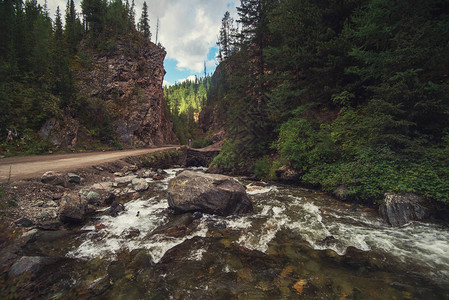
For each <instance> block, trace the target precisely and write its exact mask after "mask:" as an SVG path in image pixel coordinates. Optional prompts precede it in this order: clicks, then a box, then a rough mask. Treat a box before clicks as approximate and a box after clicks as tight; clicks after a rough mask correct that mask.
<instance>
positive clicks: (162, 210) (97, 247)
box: [68, 169, 449, 280]
mask: <svg viewBox="0 0 449 300" xmlns="http://www.w3.org/2000/svg"><path fill="white" fill-rule="evenodd" d="M179 170H181V169H170V170H166V171H167V172H168V173H169V175H170V176H169V177H168V178H167V179H166V180H164V181H160V182H158V183H154V184H156V186H157V187H158V188H166V187H167V185H168V182H169V180H170V179H171V178H172V177H174V175H175V174H176V172H177V171H179ZM249 187H250V189H249V190H250V192H249V194H250V197H251V199H252V201H253V204H254V207H255V214H253V215H250V216H239V217H235V216H234V217H228V218H223V217H218V216H210V215H205V216H204V217H203V218H202V219H201V223H200V225H199V226H198V227H197V228H196V229H195V230H194V231H192V232H191V233H189V234H188V235H187V236H184V237H180V238H174V237H169V236H166V235H164V234H163V233H159V234H152V232H153V231H154V230H155V229H156V228H158V227H159V226H161V225H163V224H165V223H167V222H168V213H167V211H166V209H167V208H168V203H167V200H166V199H160V198H157V197H155V198H151V199H147V200H145V199H137V200H134V201H131V202H129V203H127V204H126V205H125V207H126V211H125V212H124V213H123V214H121V215H119V216H118V217H110V216H104V217H102V218H101V221H100V223H103V224H104V225H105V226H106V228H104V229H101V230H99V231H92V232H89V233H88V234H87V235H86V238H85V241H84V242H83V243H82V244H81V245H80V246H79V247H78V248H77V249H75V250H74V251H72V252H70V253H69V254H68V256H71V257H78V258H93V257H98V256H101V257H105V256H106V257H109V256H110V257H113V256H114V255H115V254H116V253H117V252H118V251H120V250H122V249H127V250H134V249H147V250H148V252H149V253H150V254H151V256H152V259H153V262H155V263H157V262H159V261H160V260H161V258H162V257H163V256H164V254H165V253H166V252H167V251H168V250H169V249H171V248H173V247H175V246H177V245H179V244H181V243H182V242H184V241H185V240H187V239H190V238H193V237H195V236H200V237H205V236H206V234H207V232H208V226H210V225H213V224H220V225H222V226H225V227H227V228H230V229H235V230H236V231H238V232H239V234H240V236H239V238H238V240H237V243H238V244H240V245H241V246H244V247H247V248H249V249H252V250H259V251H262V252H266V251H267V250H268V248H269V243H270V241H271V240H273V239H274V238H275V237H276V234H277V233H278V232H279V231H281V230H288V231H290V232H294V233H296V234H297V235H298V239H303V240H305V241H307V242H308V243H309V244H310V245H311V246H312V247H313V248H314V249H317V250H323V249H331V250H333V251H335V252H336V253H338V254H339V255H344V254H345V253H346V250H347V248H348V247H349V246H352V247H355V248H357V249H360V250H363V251H370V250H373V251H377V252H380V253H386V254H389V255H391V256H393V257H395V258H396V259H397V260H398V261H401V262H402V263H405V264H412V265H414V266H418V268H424V269H425V270H426V272H428V275H431V276H435V277H439V278H440V279H442V280H449V242H448V241H449V230H448V229H447V228H441V227H439V226H437V225H433V224H424V223H413V224H411V225H410V226H408V227H404V228H392V227H390V226H388V225H386V224H384V223H383V222H382V220H380V219H379V218H378V217H376V216H372V215H370V214H368V213H365V212H363V211H362V210H358V211H353V210H351V209H345V208H344V207H343V208H342V207H340V208H335V207H334V206H333V205H329V203H328V202H326V201H327V200H325V199H322V198H319V197H313V196H310V195H311V193H308V194H307V195H308V196H307V197H305V196H304V197H299V196H293V195H292V193H291V190H290V189H286V188H281V187H276V186H269V187H257V186H253V185H249ZM137 212H140V213H139V216H137ZM86 229H91V228H86ZM136 229H137V230H139V231H140V234H139V235H138V236H136V237H132V238H130V237H127V236H128V233H129V232H130V231H132V230H136ZM330 236H332V237H333V238H334V239H333V240H332V241H331V242H328V243H325V242H323V240H324V239H325V238H327V237H330ZM205 252H207V249H199V250H194V251H192V252H191V253H190V254H189V255H188V256H187V259H190V260H201V259H202V257H203V254H204V253H205Z"/></svg>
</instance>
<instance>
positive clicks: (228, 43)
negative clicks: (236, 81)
mask: <svg viewBox="0 0 449 300" xmlns="http://www.w3.org/2000/svg"><path fill="white" fill-rule="evenodd" d="M235 36H236V28H235V26H234V19H232V18H231V15H230V13H229V11H227V12H226V13H225V14H224V17H223V19H222V20H221V28H220V33H219V36H218V42H217V45H218V57H217V58H218V61H219V62H221V61H223V60H226V59H227V58H228V57H229V56H231V53H232V51H233V49H234V39H235Z"/></svg>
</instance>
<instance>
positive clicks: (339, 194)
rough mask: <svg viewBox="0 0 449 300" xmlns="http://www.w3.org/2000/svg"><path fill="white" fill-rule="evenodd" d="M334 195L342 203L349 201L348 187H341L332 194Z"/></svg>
mask: <svg viewBox="0 0 449 300" xmlns="http://www.w3.org/2000/svg"><path fill="white" fill-rule="evenodd" d="M332 194H333V195H334V196H335V198H337V199H339V200H341V201H346V200H348V199H349V189H348V187H347V186H346V185H340V186H339V187H337V188H336V189H335V190H334V191H333V192H332Z"/></svg>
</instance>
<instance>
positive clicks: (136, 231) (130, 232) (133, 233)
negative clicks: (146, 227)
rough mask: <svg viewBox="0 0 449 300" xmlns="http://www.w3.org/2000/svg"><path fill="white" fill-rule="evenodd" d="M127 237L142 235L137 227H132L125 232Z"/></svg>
mask: <svg viewBox="0 0 449 300" xmlns="http://www.w3.org/2000/svg"><path fill="white" fill-rule="evenodd" d="M124 234H125V238H127V239H132V238H134V237H137V236H139V235H140V230H139V229H137V228H130V229H129V230H127V231H125V232H124Z"/></svg>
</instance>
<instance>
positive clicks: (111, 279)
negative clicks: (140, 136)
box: [41, 169, 449, 299]
mask: <svg viewBox="0 0 449 300" xmlns="http://www.w3.org/2000/svg"><path fill="white" fill-rule="evenodd" d="M179 170H180V169H170V170H166V171H167V172H168V174H169V176H168V178H167V179H165V180H163V181H153V182H151V183H150V184H151V188H152V190H153V191H154V192H153V193H152V194H151V195H150V196H148V197H147V198H139V199H135V200H132V201H130V202H128V203H126V204H125V207H126V211H125V212H124V213H122V214H121V215H119V216H117V217H112V216H108V215H103V216H99V217H98V218H96V219H94V220H93V222H92V223H90V224H87V225H85V226H84V227H83V228H81V229H80V230H79V231H77V232H76V233H75V232H73V233H70V234H69V233H66V234H64V235H62V236H61V237H59V238H53V241H54V244H53V245H52V246H48V245H47V246H46V247H47V248H48V249H49V248H51V249H53V250H51V251H53V252H52V253H53V254H55V253H60V254H63V255H65V256H66V257H67V258H69V260H67V261H66V262H65V263H64V264H63V265H61V266H59V267H58V269H57V270H54V274H55V275H54V277H55V278H53V279H51V280H50V279H49V280H50V281H52V284H53V291H52V292H51V293H50V295H49V296H52V297H55V298H57V297H60V298H66V299H75V298H76V299H83V298H86V299H88V298H95V299H449V242H448V241H449V230H448V228H446V227H443V226H442V225H438V224H434V223H419V222H415V223H412V224H409V225H407V226H405V227H402V228H393V227H390V226H388V225H387V224H385V223H384V222H383V221H382V219H380V218H379V216H378V215H377V213H376V212H375V211H374V210H373V209H371V208H367V207H364V206H360V205H357V204H351V203H343V202H340V201H337V200H335V199H333V198H332V197H330V196H328V195H327V194H324V193H321V192H317V191H313V190H308V189H303V188H300V187H292V186H285V185H273V184H266V183H262V182H251V181H245V180H244V179H243V178H239V179H238V180H240V181H241V182H242V184H244V185H246V187H247V191H248V194H249V195H250V198H251V200H252V201H253V204H254V209H255V213H254V214H252V215H245V216H232V217H218V216H212V215H198V214H195V215H192V214H185V215H174V214H173V212H172V211H171V210H170V209H168V203H167V199H166V193H165V190H166V188H167V186H168V182H169V180H170V178H173V177H174V176H175V174H176V172H178V171H179ZM197 171H198V172H201V171H202V169H197ZM94 223H96V224H103V225H102V227H104V228H102V229H100V230H95V227H94ZM48 240H52V239H51V238H50V239H48V238H47V241H48ZM49 251H50V250H49ZM51 251H50V252H51ZM41 252H42V250H41ZM61 268H62V269H61ZM61 270H63V271H61Z"/></svg>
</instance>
